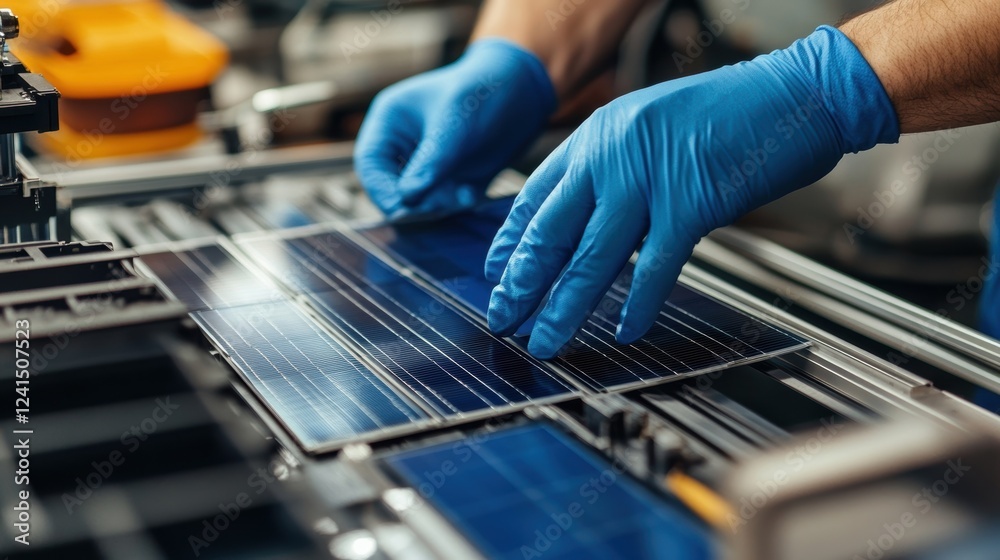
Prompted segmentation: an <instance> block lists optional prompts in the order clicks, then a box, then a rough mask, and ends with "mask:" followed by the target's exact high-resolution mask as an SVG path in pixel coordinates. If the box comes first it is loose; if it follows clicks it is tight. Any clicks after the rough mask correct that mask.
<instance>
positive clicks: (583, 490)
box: [385, 424, 715, 560]
mask: <svg viewBox="0 0 1000 560" xmlns="http://www.w3.org/2000/svg"><path fill="white" fill-rule="evenodd" d="M385 461H386V463H387V464H388V465H389V467H390V468H391V469H393V470H394V471H395V472H396V473H398V474H399V475H400V476H401V477H402V478H403V479H405V481H406V482H407V483H408V484H410V485H411V486H412V487H413V488H415V489H418V490H419V491H420V492H421V494H422V495H423V496H425V497H426V499H427V500H428V501H429V502H430V503H431V504H432V505H433V506H434V507H435V508H436V509H437V510H438V511H440V512H441V514H442V515H444V517H445V518H447V519H448V521H450V522H451V523H452V524H454V525H455V526H456V527H457V528H458V529H459V530H460V531H461V533H462V534H463V535H465V536H466V537H467V538H468V539H469V540H470V542H472V544H473V545H475V546H476V547H477V548H479V549H480V551H482V552H483V554H484V555H485V556H486V557H488V558H496V559H510V560H524V559H525V558H542V559H572V560H586V559H591V558H593V559H605V558H628V559H647V558H648V559H654V558H655V559H661V558H669V559H671V560H707V559H709V558H714V557H715V556H714V554H713V545H712V543H711V541H710V540H709V537H708V536H707V534H708V533H707V531H705V530H704V528H703V527H702V526H701V525H700V524H699V523H698V522H697V521H696V520H695V519H694V517H693V515H691V514H690V513H687V512H685V511H684V510H681V509H680V508H678V507H675V506H673V505H671V504H669V503H668V502H667V501H666V500H662V499H660V498H659V497H657V496H655V495H652V494H651V493H650V492H649V491H648V490H647V489H646V488H644V487H643V486H641V485H640V484H639V483H637V482H635V481H634V480H632V479H631V478H629V477H628V476H627V475H626V474H624V473H623V471H622V469H620V468H615V467H613V466H612V465H610V464H608V463H607V462H606V461H605V460H603V459H602V458H598V457H596V456H594V455H593V454H592V452H590V451H589V450H587V449H585V448H584V447H583V446H582V445H580V444H579V443H577V442H576V441H574V440H572V439H570V438H569V437H568V436H566V435H565V434H563V433H561V432H558V431H556V430H555V429H554V428H552V427H550V426H548V425H545V424H535V425H528V426H523V427H518V428H512V429H507V430H503V431H500V432H496V433H493V434H490V435H488V436H486V437H485V439H482V440H477V441H476V444H475V445H470V446H461V445H458V446H456V444H455V443H454V442H452V443H443V444H438V445H432V446H429V447H424V448H420V449H415V450H412V451H404V452H401V453H397V454H394V455H391V456H389V457H387V458H386V459H385ZM445 469H446V470H445ZM436 477H438V478H436ZM440 477H443V479H444V482H443V483H442V482H441V481H440ZM425 490H426V491H425Z"/></svg>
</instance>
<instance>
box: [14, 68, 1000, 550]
mask: <svg viewBox="0 0 1000 560" xmlns="http://www.w3.org/2000/svg"><path fill="white" fill-rule="evenodd" d="M18 75H19V76H23V75H24V74H23V73H22V74H18ZM4 80H5V81H4V85H5V89H6V84H7V83H8V82H7V74H6V73H5V74H4ZM35 83H38V82H35ZM335 89H336V88H334V87H332V86H330V84H325V83H317V84H315V85H314V86H309V87H308V88H305V89H302V87H301V86H298V87H297V89H292V90H288V89H284V90H272V91H270V93H268V94H267V95H263V96H262V97H266V98H267V99H266V100H270V101H272V103H271V104H270V105H269V104H266V103H261V104H260V105H259V106H258V105H257V104H254V103H252V102H251V104H250V105H251V106H252V108H253V109H254V111H257V109H258V108H259V107H260V106H267V107H271V108H272V109H274V108H280V107H283V106H286V105H294V104H295V102H289V101H288V99H297V100H301V99H314V98H322V97H324V95H326V94H327V93H329V92H331V91H334V90H335ZM5 93H6V92H5ZM285 94H288V95H285ZM53 95H55V94H54V92H53ZM6 97H7V96H6V95H5V96H4V98H5V99H6ZM47 99H51V97H48V98H47ZM2 106H3V105H2V100H0V107H2ZM50 109H51V110H52V111H54V110H55V105H54V102H53V103H52V106H51V108H50ZM238 110H242V109H239V108H238ZM274 110H276V109H274ZM257 112H258V113H264V112H266V111H257ZM50 114H51V115H53V116H52V118H51V120H50V121H49V122H50V123H52V124H53V125H54V123H55V122H56V119H55V117H54V113H50ZM216 116H219V117H220V118H221V117H224V116H225V115H224V114H220V115H216ZM223 120H224V119H223ZM236 120H237V121H238V120H239V119H236ZM234 122H235V121H234ZM229 124H233V123H228V124H226V123H225V122H223V123H222V124H221V125H220V128H224V127H225V126H229ZM236 124H237V125H238V124H239V123H236ZM38 130H42V128H39V129H38ZM231 144H232V143H231ZM235 144H239V146H238V147H240V148H242V150H235V149H230V150H225V149H218V150H215V151H213V150H211V149H204V150H192V151H189V152H185V153H179V154H172V155H171V156H169V157H165V158H162V159H159V160H156V159H152V160H135V161H117V162H114V163H113V164H89V165H88V164H82V165H78V166H72V167H67V166H65V165H64V164H62V163H60V162H58V161H55V162H53V161H45V160H44V159H40V160H39V161H38V168H39V170H40V175H38V176H40V177H41V179H39V180H38V181H39V182H38V183H36V184H38V185H51V184H52V183H55V182H58V184H59V185H60V186H61V188H62V189H63V190H64V193H65V195H67V197H71V198H72V200H73V213H72V216H70V217H69V219H68V220H67V225H68V226H69V227H67V228H66V229H64V230H60V231H61V232H65V234H64V235H63V234H62V233H61V234H60V235H61V236H63V237H64V239H63V240H62V241H54V240H49V239H46V238H45V237H44V236H42V235H41V234H35V233H33V237H31V238H26V237H25V234H23V233H22V237H21V238H19V239H18V238H16V237H11V238H9V239H7V241H8V243H6V244H4V245H0V363H2V364H4V366H3V367H2V368H0V387H3V388H4V392H5V393H7V394H9V395H10V397H11V399H12V400H13V401H14V402H13V404H14V406H13V407H12V408H11V407H9V408H6V409H5V410H6V412H5V414H4V415H3V417H2V418H0V426H2V432H0V433H2V434H3V436H2V438H0V439H3V441H4V445H3V446H0V469H2V470H3V472H4V473H15V476H13V477H9V478H8V480H7V481H5V482H4V483H2V484H0V505H2V508H3V509H2V510H0V518H2V519H3V521H4V524H3V527H4V528H3V530H2V531H0V533H2V534H3V536H4V538H3V539H2V541H0V555H4V556H10V557H12V558H59V559H61V558H111V559H118V558H121V559H127V560H136V559H147V558H149V559H157V558H189V557H194V558H240V559H253V558H295V559H300V558H333V559H343V560H356V559H368V558H371V559H414V560H416V559H429V558H456V559H463V560H465V559H475V558H517V559H527V558H543V559H545V558H616V557H617V558H664V557H669V558H679V559H696V558H697V559H701V558H732V559H736V560H763V559H767V560H776V559H799V558H810V559H826V558H830V559H833V558H852V559H853V558H868V559H886V560H888V559H893V558H895V559H902V558H908V559H909V558H917V559H921V560H939V559H952V558H977V559H978V558H983V559H993V558H995V557H996V552H995V551H996V550H997V547H998V546H1000V543H998V539H997V536H996V535H997V532H996V527H997V522H998V519H1000V499H998V498H1000V496H997V493H998V489H1000V484H998V480H997V477H998V475H997V473H998V472H1000V469H998V468H997V467H998V465H997V464H996V462H997V457H998V456H1000V454H998V451H1000V418H998V417H997V415H996V410H995V408H993V406H994V405H991V404H990V403H991V402H996V401H994V400H993V399H996V396H997V395H998V394H1000V376H998V373H997V370H998V368H1000V344H998V343H997V342H996V341H994V340H992V339H989V338H987V337H984V336H982V335H979V334H977V333H975V332H973V331H971V330H969V329H967V328H965V327H963V326H961V325H959V324H957V323H955V322H953V321H951V320H950V319H949V314H950V311H949V310H948V309H943V310H941V311H939V312H938V313H931V312H928V311H925V310H922V309H919V308H916V307H914V306H912V305H909V304H907V303H905V302H903V301H901V300H899V299H897V298H895V297H893V296H891V295H888V294H886V293H884V292H881V291H879V290H876V289H874V288H871V287H870V286H867V285H864V284H862V283H860V282H857V281H856V280H853V279H851V278H848V277H846V276H844V275H842V274H839V273H837V272H835V271H833V270H831V269H829V268H826V267H824V266H822V265H820V264H817V263H815V262H813V261H811V260H808V259H806V258H804V257H802V256H800V255H797V254H795V253H792V252H790V251H788V250H787V249H784V248H782V247H780V246H777V245H775V244H773V243H771V242H768V241H766V240H764V239H761V238H759V237H756V236H754V235H752V234H749V233H747V232H745V231H742V230H739V229H735V228H727V229H724V230H721V231H717V232H715V233H713V234H712V235H711V236H710V237H708V238H706V239H705V240H703V241H702V242H701V244H699V246H698V247H697V249H696V251H695V254H694V257H693V258H692V260H691V261H690V262H689V263H688V264H687V266H686V267H685V269H684V272H683V274H682V277H681V280H680V283H679V284H678V286H677V288H676V289H675V290H674V292H673V294H672V295H671V296H670V298H669V300H668V301H666V302H664V305H663V307H662V309H661V313H660V320H659V322H658V324H657V325H656V326H655V327H654V329H653V330H652V331H650V333H649V334H648V335H647V336H646V337H645V339H643V340H641V341H639V342H638V343H636V344H634V345H631V346H618V345H616V344H614V342H613V334H612V333H613V324H614V321H615V319H616V318H617V312H618V310H619V308H620V305H621V302H622V299H623V296H624V295H625V292H626V289H627V288H626V287H625V286H627V285H628V284H627V282H626V280H627V279H628V277H629V273H630V271H629V270H625V271H623V276H622V278H621V282H619V283H618V284H616V285H615V286H614V287H613V288H612V289H611V290H610V291H609V293H608V294H607V296H606V298H605V299H604V301H602V303H601V305H600V306H599V307H598V309H597V311H596V312H595V313H594V315H593V316H592V317H591V318H590V320H589V321H588V323H587V324H586V326H585V327H584V328H583V329H582V330H581V331H580V332H579V333H578V335H577V336H576V338H575V339H574V341H573V343H572V344H571V345H570V346H569V347H568V348H567V351H566V352H565V353H564V354H563V355H562V356H560V357H559V358H558V359H556V360H553V361H550V362H541V361H538V360H535V359H534V358H532V357H531V356H530V355H528V354H527V352H526V351H525V342H526V339H525V337H524V336H522V335H523V333H519V334H518V335H515V336H513V337H509V338H498V337H495V336H494V335H492V334H491V333H490V332H489V330H488V329H487V328H486V321H485V303H486V301H487V298H488V296H489V290H490V289H491V288H492V286H490V285H488V283H486V282H485V281H484V280H483V279H482V278H481V272H480V271H481V270H482V263H483V259H484V258H485V252H486V249H487V247H488V245H489V243H490V240H491V239H492V236H493V234H494V233H495V231H496V229H497V228H498V227H499V225H500V223H501V221H502V219H503V217H504V216H505V215H506V211H507V209H508V208H509V205H510V203H511V198H510V197H511V196H512V195H513V194H515V193H516V192H517V191H518V190H519V189H520V188H521V187H522V186H523V182H524V177H523V175H520V174H519V173H516V172H513V171H508V172H505V173H503V174H502V175H501V176H500V177H499V178H498V179H497V180H496V181H495V183H494V184H493V186H492V187H491V189H490V192H489V197H490V200H489V201H487V202H486V203H485V204H484V205H482V206H481V207H479V208H477V209H475V210H474V211H473V212H470V213H466V214H462V215H457V216H452V217H449V218H446V219H442V220H439V221H436V222H434V223H430V224H427V223H425V224H420V223H416V224H413V223H411V224H392V223H386V222H384V221H383V219H382V218H381V216H380V214H379V213H378V211H377V210H376V209H375V208H374V207H373V206H372V205H371V203H370V202H369V201H368V200H367V198H366V197H365V195H364V192H363V190H362V189H361V187H360V185H359V184H358V183H357V180H356V178H355V177H354V175H353V173H352V170H351V154H352V146H351V145H350V143H329V144H317V145H309V146H298V147H285V148H280V149H274V148H268V147H267V146H266V145H251V146H250V147H249V148H248V146H247V145H246V143H244V142H236V143H235ZM228 147H229V148H233V146H228ZM213 148H219V147H218V146H213ZM233 152H235V153H233ZM18 161H19V162H20V163H22V165H27V163H28V162H27V160H25V159H24V158H20V159H19V160H18ZM4 169H5V170H6V169H10V168H9V167H4ZM23 169H24V168H23V167H22V170H23ZM23 173H24V172H23V171H22V174H23ZM45 180H48V182H46V181H45ZM56 180H57V181H56ZM48 188H52V187H48ZM19 192H24V191H19ZM46 192H48V193H49V194H52V193H53V191H46ZM32 208H34V207H32ZM0 211H2V209H0ZM11 215H12V216H15V217H16V219H21V217H22V216H29V217H30V216H32V214H31V213H30V212H24V211H23V210H22V211H19V212H17V213H14V212H12V213H11ZM49 217H50V216H49ZM47 219H48V217H47ZM15 223H16V222H15ZM9 364H13V365H14V367H13V368H11V367H9ZM10 393H16V394H10ZM27 542H30V545H26V544H24V543H27Z"/></svg>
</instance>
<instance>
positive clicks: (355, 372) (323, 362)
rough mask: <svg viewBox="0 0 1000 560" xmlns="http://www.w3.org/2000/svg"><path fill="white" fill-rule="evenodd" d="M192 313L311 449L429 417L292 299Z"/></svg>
mask: <svg viewBox="0 0 1000 560" xmlns="http://www.w3.org/2000/svg"><path fill="white" fill-rule="evenodd" d="M192 317H194V319H195V321H197V322H198V324H199V325H200V326H201V328H202V329H203V330H204V331H205V332H206V334H208V335H209V336H210V337H211V338H212V339H213V340H214V342H215V344H216V345H217V346H218V347H219V348H220V349H221V350H222V351H223V352H224V353H225V354H226V355H227V356H228V357H229V360H230V361H231V362H232V363H233V365H234V366H235V367H236V369H237V370H239V371H240V373H241V374H242V375H243V376H244V377H245V378H246V380H247V382H248V383H249V384H250V385H251V387H253V388H254V390H255V391H256V392H257V394H258V395H259V396H260V397H261V399H262V400H263V401H264V402H265V403H266V404H267V406H268V407H269V408H270V409H271V411H272V412H274V413H275V415H276V416H277V417H278V418H279V419H280V420H281V421H282V422H283V423H284V424H285V426H286V427H287V428H288V430H289V431H290V432H291V433H292V434H293V435H294V436H295V437H296V439H298V441H299V443H300V444H302V446H303V447H304V448H305V449H307V450H309V451H319V450H322V449H324V448H326V447H329V446H330V445H332V444H334V443H336V442H340V441H343V440H346V439H349V438H352V437H356V436H360V435H363V434H365V433H368V432H373V431H376V430H382V429H387V428H392V427H395V426H400V425H403V424H407V423H410V422H414V421H418V420H421V419H425V418H427V415H426V414H425V413H423V412H421V411H420V410H419V409H418V408H417V407H416V406H414V405H413V404H412V403H410V402H409V401H407V400H405V399H403V398H402V397H400V396H399V395H398V394H396V392H395V391H393V390H392V389H391V388H390V387H389V386H388V385H387V384H386V383H385V382H383V381H382V380H381V379H379V378H378V376H376V375H375V374H374V373H372V371H371V370H369V369H368V368H366V367H365V366H364V365H363V364H361V363H360V362H359V361H358V360H357V359H355V358H354V357H353V356H352V355H351V354H350V352H348V351H347V349H346V348H344V347H343V346H342V345H341V344H340V343H338V342H337V341H336V340H335V339H334V338H332V337H331V336H330V335H329V334H328V333H326V332H324V331H323V330H321V329H320V328H319V327H318V326H317V325H316V324H315V323H314V322H313V321H312V320H311V319H309V317H307V316H306V315H305V314H303V313H302V312H301V311H299V310H298V309H297V308H296V307H295V305H294V304H293V303H291V302H287V301H276V302H270V303H265V304H256V305H248V306H243V307H232V308H228V309H218V310H206V311H199V312H196V313H192Z"/></svg>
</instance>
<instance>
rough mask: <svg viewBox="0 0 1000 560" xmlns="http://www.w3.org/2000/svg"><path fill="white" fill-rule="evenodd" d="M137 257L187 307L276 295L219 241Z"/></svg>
mask: <svg viewBox="0 0 1000 560" xmlns="http://www.w3.org/2000/svg"><path fill="white" fill-rule="evenodd" d="M140 260H141V261H142V262H143V263H144V264H145V265H146V266H147V267H148V268H149V269H150V270H151V271H152V272H153V274H155V275H156V277H157V278H159V279H160V281H161V282H163V284H164V285H166V286H167V289H169V290H170V292H171V293H173V294H174V296H175V297H177V299H178V300H180V301H181V302H182V303H184V304H185V305H186V306H187V307H188V309H189V310H191V311H199V310H203V309H216V308H221V307H235V306H239V305H247V304H252V303H261V302H265V301H271V300H275V299H279V298H280V297H281V296H280V294H279V293H277V291H276V289H275V288H274V286H271V285H270V284H268V283H267V282H265V281H264V280H263V279H261V278H260V277H258V276H257V275H255V274H254V273H253V272H251V271H250V270H248V269H247V268H246V267H245V266H243V265H242V264H240V263H239V262H238V261H236V259H234V258H233V256H232V255H230V254H229V252H228V251H226V250H225V249H224V248H222V247H221V246H219V245H206V246H203V247H198V248H195V249H189V250H183V251H176V252H160V253H151V254H148V255H142V256H141V257H140Z"/></svg>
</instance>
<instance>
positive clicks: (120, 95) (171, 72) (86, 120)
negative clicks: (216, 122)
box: [8, 0, 228, 163]
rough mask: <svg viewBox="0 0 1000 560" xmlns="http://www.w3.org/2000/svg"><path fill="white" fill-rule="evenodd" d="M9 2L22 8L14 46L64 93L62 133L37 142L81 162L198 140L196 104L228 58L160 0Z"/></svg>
mask: <svg viewBox="0 0 1000 560" xmlns="http://www.w3.org/2000/svg"><path fill="white" fill-rule="evenodd" d="M8 4H13V5H14V8H15V9H18V10H20V9H22V8H23V9H24V10H25V13H26V16H25V18H24V21H25V37H26V39H25V41H24V42H23V43H20V44H19V45H17V46H16V47H15V52H16V53H17V54H18V55H19V56H21V57H22V58H23V59H24V61H25V62H26V63H27V64H28V65H29V66H30V67H31V68H33V69H34V70H36V71H38V72H41V73H43V74H45V76H46V77H48V79H50V80H52V83H53V84H55V85H56V86H57V87H58V88H59V90H60V91H61V92H62V94H63V107H62V114H61V122H62V125H63V126H62V129H61V130H60V131H59V132H58V133H57V134H52V135H48V136H43V137H39V138H38V141H39V144H40V145H41V146H42V147H43V148H44V149H46V150H48V151H51V152H53V153H56V154H58V155H59V156H61V157H63V158H65V159H66V160H67V161H69V162H72V163H79V162H80V161H81V160H83V159H90V158H97V157H108V156H119V155H128V154H136V153H146V152H156V151H163V150H169V149H174V148H178V147H182V146H185V145H188V144H191V143H193V142H195V141H197V140H198V139H199V138H201V131H200V129H199V128H198V125H197V123H196V119H197V109H198V106H199V105H200V104H201V103H202V102H203V101H204V100H206V99H207V97H208V89H207V88H208V86H209V85H211V83H212V82H213V80H214V79H215V77H216V76H217V75H218V74H219V73H220V72H221V71H222V69H223V67H224V66H225V64H226V62H227V60H228V54H227V52H226V48H225V46H224V45H223V44H222V43H221V42H219V40H217V39H216V38H214V37H213V36H212V35H210V34H208V33H207V32H205V31H203V30H201V29H200V28H198V27H196V26H195V25H193V24H191V23H190V22H188V21H187V20H185V19H184V18H182V17H180V16H178V15H176V14H174V13H173V12H171V11H170V10H169V9H168V8H167V6H166V5H165V4H164V2H162V0H101V1H98V2H53V3H49V4H46V5H44V6H33V4H37V2H36V1H35V0H11V2H8ZM21 4H26V6H23V7H22V6H21Z"/></svg>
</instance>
